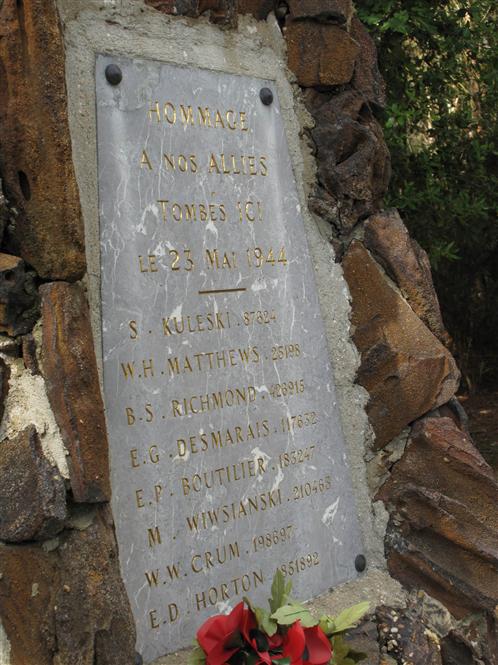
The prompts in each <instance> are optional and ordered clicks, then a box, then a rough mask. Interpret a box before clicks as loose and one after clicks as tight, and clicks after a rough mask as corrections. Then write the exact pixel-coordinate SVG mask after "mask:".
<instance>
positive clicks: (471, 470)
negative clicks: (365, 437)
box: [377, 418, 498, 617]
mask: <svg viewBox="0 0 498 665" xmlns="http://www.w3.org/2000/svg"><path fill="white" fill-rule="evenodd" d="M377 498H380V499H382V500H383V501H384V503H385V504H386V507H387V509H388V511H389V512H390V514H391V520H390V524H389V527H388V534H387V554H388V565H389V570H390V571H391V574H392V575H393V576H394V577H396V578H397V579H399V580H400V581H401V582H402V583H403V584H404V585H405V586H408V587H409V588H422V589H424V590H425V591H426V592H427V593H428V594H430V595H431V596H433V597H434V598H437V599H438V600H440V601H441V602H442V603H443V604H444V605H445V606H446V607H447V608H448V609H449V610H450V611H451V612H452V614H453V615H454V616H456V617H463V616H466V615H467V614H469V613H472V612H479V611H482V610H483V609H484V610H488V611H494V609H495V607H496V605H497V604H498V550H497V547H496V542H497V534H498V512H497V510H496V506H497V505H498V482H497V480H496V478H495V476H494V474H493V471H492V469H491V468H490V467H489V466H488V464H487V463H486V462H485V461H484V459H483V458H482V457H481V455H480V453H479V452H478V450H477V449H476V448H475V447H474V445H473V443H472V441H471V439H470V438H469V437H468V436H467V435H466V434H465V433H464V432H462V431H461V430H459V429H458V427H457V426H456V425H455V423H454V422H453V421H452V420H451V419H450V418H424V419H423V420H421V421H419V422H417V423H416V424H415V426H414V428H413V432H412V435H411V439H410V441H409V443H408V445H407V447H406V450H405V453H404V455H403V457H402V459H401V460H400V461H399V462H397V463H396V464H395V465H394V467H393V469H392V473H391V477H390V478H389V480H388V481H387V482H386V483H385V484H384V486H383V487H382V489H381V491H380V492H379V493H378V495H377Z"/></svg>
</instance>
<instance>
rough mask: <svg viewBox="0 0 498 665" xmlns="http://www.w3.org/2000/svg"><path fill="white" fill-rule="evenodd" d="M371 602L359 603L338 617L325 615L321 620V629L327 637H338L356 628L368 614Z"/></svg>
mask: <svg viewBox="0 0 498 665" xmlns="http://www.w3.org/2000/svg"><path fill="white" fill-rule="evenodd" d="M369 607H370V603H369V602H363V603H358V604H357V605H353V606H352V607H348V608H347V609H345V610H343V611H342V612H341V613H340V614H338V615H337V616H336V617H330V616H327V615H324V616H322V617H321V619H320V628H321V629H322V630H323V632H324V633H325V635H337V634H339V633H345V632H346V631H347V630H349V629H350V628H354V627H355V626H356V625H357V624H358V622H359V621H360V619H362V618H363V617H364V616H365V614H366V613H367V612H368V608H369Z"/></svg>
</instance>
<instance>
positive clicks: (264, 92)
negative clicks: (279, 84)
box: [259, 88, 273, 106]
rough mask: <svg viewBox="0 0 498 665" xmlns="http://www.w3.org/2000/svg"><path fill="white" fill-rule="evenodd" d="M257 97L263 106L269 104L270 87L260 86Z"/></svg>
mask: <svg viewBox="0 0 498 665" xmlns="http://www.w3.org/2000/svg"><path fill="white" fill-rule="evenodd" d="M259 98H260V99H261V101H262V102H263V104H264V105H265V106H270V104H271V103H272V101H273V92H272V91H271V90H270V88H261V90H260V91H259Z"/></svg>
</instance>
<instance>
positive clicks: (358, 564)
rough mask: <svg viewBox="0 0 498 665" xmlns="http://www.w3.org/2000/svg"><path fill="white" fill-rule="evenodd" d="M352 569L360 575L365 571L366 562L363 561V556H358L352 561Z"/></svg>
mask: <svg viewBox="0 0 498 665" xmlns="http://www.w3.org/2000/svg"><path fill="white" fill-rule="evenodd" d="M354 567H355V568H356V570H357V571H358V572H359V573H362V572H363V571H364V570H365V568H366V567H367V560H366V559H365V556H364V555H363V554H358V556H357V557H356V559H355V560H354Z"/></svg>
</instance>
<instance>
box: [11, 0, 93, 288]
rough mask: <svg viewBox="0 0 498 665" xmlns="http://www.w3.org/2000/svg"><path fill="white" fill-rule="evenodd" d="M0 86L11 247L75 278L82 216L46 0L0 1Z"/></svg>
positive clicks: (60, 50)
mask: <svg viewBox="0 0 498 665" xmlns="http://www.w3.org/2000/svg"><path fill="white" fill-rule="evenodd" d="M28 45H29V48H28ZM0 90H2V94H1V95H0V125H1V126H2V132H1V135H0V170H1V173H2V178H3V179H4V186H5V191H6V194H7V195H8V197H9V199H11V201H12V202H13V203H15V205H16V208H18V209H19V211H20V214H19V215H18V216H17V217H16V218H15V220H14V222H13V223H12V227H13V230H12V235H11V237H10V243H11V247H12V249H13V251H14V252H16V253H19V254H20V255H21V256H22V258H23V259H25V261H26V262H27V263H29V264H30V265H32V266H33V267H34V268H35V269H36V271H37V272H38V274H39V275H40V276H41V277H44V278H50V279H67V280H74V279H78V278H80V277H81V276H82V275H83V273H84V272H85V252H84V236H83V223H82V219H81V210H80V202H79V193H78V187H77V184H76V179H75V175H74V168H73V163H72V159H71V139H70V135H69V128H68V119H67V109H66V93H65V73H64V46H63V42H62V37H61V33H60V28H59V19H58V15H57V9H56V6H55V3H54V2H53V1H52V0H23V2H18V1H17V2H16V0H4V2H2V3H1V4H0Z"/></svg>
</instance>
